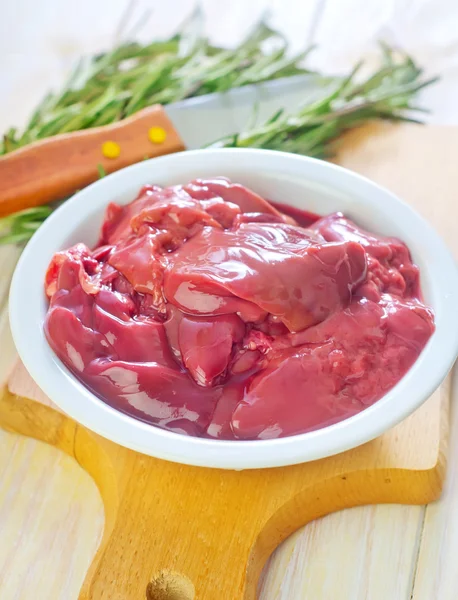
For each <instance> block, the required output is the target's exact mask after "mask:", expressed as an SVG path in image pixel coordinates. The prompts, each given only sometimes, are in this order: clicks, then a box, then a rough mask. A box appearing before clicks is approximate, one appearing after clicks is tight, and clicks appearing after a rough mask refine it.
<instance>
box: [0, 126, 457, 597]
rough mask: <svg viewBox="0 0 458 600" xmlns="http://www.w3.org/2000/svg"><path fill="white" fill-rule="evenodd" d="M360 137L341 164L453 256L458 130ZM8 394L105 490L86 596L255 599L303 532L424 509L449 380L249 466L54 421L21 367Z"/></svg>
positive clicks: (432, 490)
mask: <svg viewBox="0 0 458 600" xmlns="http://www.w3.org/2000/svg"><path fill="white" fill-rule="evenodd" d="M367 133H368V132H367V131H366V132H363V131H362V132H358V133H357V134H355V135H352V136H350V137H349V138H348V139H347V141H346V144H345V147H344V148H345V151H342V153H341V154H340V155H339V157H338V158H339V162H340V163H341V164H345V165H346V166H349V167H350V168H354V169H355V170H358V171H360V172H363V173H365V174H367V175H369V176H372V177H373V178H374V179H376V180H377V181H380V182H381V183H384V184H385V185H387V186H388V187H390V188H391V189H393V190H394V191H396V192H397V193H399V194H401V195H402V196H403V197H404V198H405V199H406V200H408V201H409V202H411V203H412V204H414V205H415V207H416V208H417V209H418V210H419V211H420V212H422V213H423V214H424V215H425V216H426V217H427V218H428V219H429V220H430V221H432V222H433V224H434V225H435V226H436V227H437V228H438V229H439V230H440V231H441V233H442V234H443V235H444V236H445V237H446V239H447V241H448V242H449V243H450V245H451V246H453V248H454V250H455V251H458V242H457V241H456V240H455V239H454V234H453V226H454V223H453V221H454V218H453V216H455V219H456V211H457V209H456V207H455V198H454V193H453V190H454V189H456V186H457V184H458V174H455V167H454V160H453V157H454V156H456V152H457V150H458V130H457V131H455V130H452V129H450V128H447V129H445V128H443V129H442V128H432V129H426V128H419V127H415V126H402V127H397V128H391V127H388V128H386V127H383V128H381V129H380V128H375V129H374V130H372V131H371V132H370V133H372V136H368V135H367ZM438 151H439V153H438ZM439 156H440V160H439ZM8 388H9V389H8V390H5V392H4V393H3V395H2V397H1V399H0V424H2V425H3V426H4V427H5V428H6V429H9V430H13V431H16V432H19V433H22V434H24V435H27V436H30V437H35V438H37V439H40V440H43V441H45V442H48V443H50V444H52V445H54V446H56V447H58V448H60V449H62V450H64V451H65V452H67V453H69V454H70V455H71V456H73V457H75V459H76V460H77V461H78V463H79V464H80V465H81V466H82V467H83V468H84V469H86V470H87V471H88V473H89V474H90V475H91V476H92V477H93V478H94V480H95V481H96V483H97V485H98V487H99V489H100V492H101V496H102V499H103V502H104V505H105V531H104V536H103V539H102V541H101V544H100V547H99V550H98V552H97V555H96V557H95V559H94V562H93V564H92V566H91V568H90V570H89V572H88V575H87V578H86V581H85V583H84V586H83V589H82V591H81V595H80V598H81V599H86V600H87V599H89V598H91V599H94V600H102V599H105V598H106V599H110V600H134V599H135V600H137V599H141V598H145V597H146V598H148V600H193V598H196V599H198V600H220V599H224V600H226V599H227V600H254V598H255V597H256V586H257V580H258V577H259V574H260V572H261V570H262V567H263V565H264V563H265V561H266V559H267V558H268V556H269V555H270V553H271V552H272V550H273V549H274V548H275V547H276V546H277V545H278V544H279V543H280V542H281V541H282V540H283V539H285V537H287V536H288V535H289V534H290V533H292V532H293V531H295V530H296V529H297V528H299V527H300V526H302V525H304V524H305V523H307V522H309V521H310V520H312V519H315V518H317V517H319V516H322V515H325V514H327V513H329V512H332V511H335V510H340V509H342V508H345V507H350V506H357V505H361V504H369V503H381V502H400V503H408V504H421V503H427V502H430V501H432V500H434V499H436V498H437V497H438V496H439V494H440V491H441V487H442V482H443V478H444V472H445V458H446V446H447V425H448V386H447V385H444V386H442V387H441V388H440V390H438V391H437V392H436V393H435V394H434V395H433V397H431V398H430V399H429V400H428V402H426V403H425V404H424V405H423V407H422V408H421V409H419V410H418V411H417V412H416V413H415V414H414V415H412V416H411V417H409V418H408V419H407V420H406V421H404V422H403V423H402V424H400V425H398V426H397V427H396V428H394V429H393V430H392V431H390V432H388V433H386V434H385V435H383V436H382V437H380V438H378V439H377V440H374V441H373V442H370V443H368V444H365V445H364V446H361V447H360V448H357V449H354V450H351V451H349V452H346V453H343V454H341V455H339V456H336V457H331V458H328V459H324V460H320V461H315V462H313V463H308V464H304V465H298V466H293V467H287V468H281V469H268V470H259V471H245V472H230V471H229V472H228V471H219V470H214V469H203V468H195V467H188V466H183V465H177V464H173V463H168V462H165V461H160V460H157V459H153V458H150V457H146V456H143V455H139V454H137V453H135V452H133V451H130V450H127V449H124V448H122V447H120V446H117V445H116V444H113V443H111V442H109V441H107V440H104V439H103V438H101V437H99V436H97V435H95V434H93V433H92V432H90V431H88V430H87V429H85V428H83V427H81V426H80V425H78V424H76V423H75V422H73V421H72V420H70V419H69V418H67V417H66V416H65V415H63V414H62V413H61V412H60V411H59V409H57V407H55V406H54V405H53V404H52V403H51V402H50V401H49V400H48V399H47V398H46V397H44V395H43V394H42V393H41V392H40V391H39V390H38V389H37V388H36V386H35V385H34V384H33V382H32V381H31V380H30V378H29V377H28V375H27V373H26V372H25V370H24V368H23V367H22V365H20V364H19V365H17V367H16V368H15V370H14V372H13V374H12V376H11V378H10V381H9V385H8Z"/></svg>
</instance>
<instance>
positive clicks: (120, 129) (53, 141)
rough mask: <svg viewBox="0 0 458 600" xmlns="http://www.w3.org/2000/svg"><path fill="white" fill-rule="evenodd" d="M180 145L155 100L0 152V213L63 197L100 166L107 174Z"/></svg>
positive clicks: (89, 179)
mask: <svg viewBox="0 0 458 600" xmlns="http://www.w3.org/2000/svg"><path fill="white" fill-rule="evenodd" d="M107 142H110V144H107ZM110 150H111V152H110ZM180 150H184V144H183V142H182V140H181V138H180V136H179V135H178V133H177V132H176V131H175V129H174V127H173V124H172V122H171V121H170V120H169V118H168V117H167V115H166V113H165V111H164V109H163V108H162V106H160V105H155V106H151V107H149V108H145V109H144V110H142V111H140V112H138V113H136V114H135V115H133V116H132V117H129V118H128V119H125V120H123V121H119V122H118V123H114V124H113V125H106V126H104V127H95V128H93V129H85V130H83V131H76V132H74V133H68V134H62V135H57V136H54V137H51V138H47V139H44V140H41V141H38V142H35V143H33V144H30V145H29V146H25V147H24V148H20V149H19V150H15V151H14V152H11V153H10V154H7V155H5V156H2V157H0V217H2V216H6V215H9V214H11V213H14V212H17V211H18V210H23V209H25V208H31V207H34V206H40V205H41V204H47V203H48V202H52V201H53V200H59V199H61V198H65V196H67V195H69V194H72V193H74V192H75V191H76V190H78V189H80V188H82V187H84V186H86V185H88V184H89V183H92V182H93V181H96V180H97V178H98V177H99V171H98V166H99V165H101V166H102V167H103V168H104V170H105V172H106V173H111V172H113V171H117V170H118V169H121V168H122V167H126V166H127V165H131V164H133V163H136V162H139V161H141V160H144V159H145V158H152V157H155V156H160V155H163V154H170V153H172V152H178V151H180ZM118 153H119V156H116V157H113V158H108V157H107V156H106V155H107V154H108V155H109V154H118Z"/></svg>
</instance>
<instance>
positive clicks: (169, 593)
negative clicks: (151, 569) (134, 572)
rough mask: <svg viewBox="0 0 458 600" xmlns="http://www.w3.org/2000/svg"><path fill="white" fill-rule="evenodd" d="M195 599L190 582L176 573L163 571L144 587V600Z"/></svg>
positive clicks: (193, 588)
mask: <svg viewBox="0 0 458 600" xmlns="http://www.w3.org/2000/svg"><path fill="white" fill-rule="evenodd" d="M195 597H196V588H195V587H194V584H193V583H192V581H191V580H190V579H189V578H188V577H186V575H183V574H182V573H177V572H176V571H168V570H167V569H163V570H162V571H160V572H159V573H157V574H156V575H154V577H153V578H152V579H151V581H150V582H149V583H148V585H147V586H146V600H194V599H195Z"/></svg>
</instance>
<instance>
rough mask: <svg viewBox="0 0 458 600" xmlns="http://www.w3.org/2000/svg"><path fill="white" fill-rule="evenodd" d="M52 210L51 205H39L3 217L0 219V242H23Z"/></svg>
mask: <svg viewBox="0 0 458 600" xmlns="http://www.w3.org/2000/svg"><path fill="white" fill-rule="evenodd" d="M53 210H54V207H51V206H40V207H38V208H28V209H26V210H21V211H20V212H17V213H14V214H13V215H9V216H8V217H3V218H2V219H0V244H17V245H22V244H25V243H26V242H28V241H29V239H30V238H31V237H32V235H33V234H34V233H35V231H36V230H37V229H38V228H39V227H40V225H41V224H42V223H43V221H45V220H46V219H47V217H49V215H50V214H51V213H52V212H53Z"/></svg>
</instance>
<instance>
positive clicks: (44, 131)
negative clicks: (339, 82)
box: [0, 10, 308, 155]
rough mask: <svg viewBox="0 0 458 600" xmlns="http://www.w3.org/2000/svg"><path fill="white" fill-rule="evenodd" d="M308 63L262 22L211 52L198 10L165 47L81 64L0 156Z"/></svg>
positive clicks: (128, 47) (1, 145)
mask: <svg viewBox="0 0 458 600" xmlns="http://www.w3.org/2000/svg"><path fill="white" fill-rule="evenodd" d="M305 55H306V52H302V53H301V54H298V55H295V56H290V55H289V52H288V45H287V43H286V41H285V39H284V38H283V37H282V36H281V35H280V34H279V33H277V32H276V31H274V30H273V29H271V28H270V27H268V26H267V25H266V24H265V23H264V22H260V23H258V24H257V25H256V26H255V28H254V29H253V30H252V31H251V32H250V34H249V35H248V36H247V38H246V39H245V40H244V41H242V42H241V43H240V44H239V45H238V46H237V47H236V48H234V49H231V50H228V49H224V48H219V47H216V46H213V45H212V44H210V42H209V40H208V38H207V37H205V35H204V33H203V19H202V14H201V12H200V11H199V10H196V11H195V12H194V13H193V15H191V17H190V19H189V20H188V21H186V23H185V24H184V25H183V26H182V27H181V29H180V30H179V31H178V33H176V34H175V35H173V36H172V37H171V38H169V39H167V40H163V41H153V42H151V43H149V44H139V43H136V42H125V43H121V44H120V45H118V46H116V47H115V48H113V49H112V50H111V51H109V52H105V53H103V54H99V55H96V56H94V57H92V58H89V59H83V60H81V61H80V63H79V64H78V65H77V66H76V68H75V69H74V71H73V73H72V74H71V76H70V78H69V79H68V81H67V83H66V84H65V85H64V87H63V89H62V90H61V91H60V92H59V93H50V94H48V95H47V96H46V97H45V98H44V100H43V101H42V102H41V104H40V105H39V106H38V108H37V109H36V111H35V112H34V114H33V115H32V117H31V119H30V120H29V122H28V124H27V125H26V127H25V129H24V130H23V131H22V132H20V131H18V130H17V129H16V128H11V129H10V130H9V131H7V132H6V133H5V134H4V136H3V141H0V155H2V154H6V153H8V152H11V151H12V150H16V149H17V148H20V147H21V146H24V145H26V144H30V143H31V142H34V141H36V140H39V139H42V138H45V137H49V136H53V135H57V134H59V133H68V132H71V131H77V130H80V129H87V128H90V127H97V126H100V125H108V124H109V123H114V122H116V121H119V120H120V119H123V118H125V117H127V116H129V115H132V114H133V113H135V112H137V111H139V110H141V109H142V108H145V107H147V106H150V105H151V104H155V103H161V104H169V103H171V102H177V101H178V100H183V99H185V98H189V97H192V96H199V95H202V94H208V93H212V92H221V91H225V90H228V89H231V88H234V87H240V86H243V85H247V84H249V83H258V82H261V81H267V80H272V79H276V78H279V77H285V76H289V75H296V74H300V73H307V72H308V71H307V70H306V69H305V68H304V67H303V66H302V63H303V60H304V57H305Z"/></svg>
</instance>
